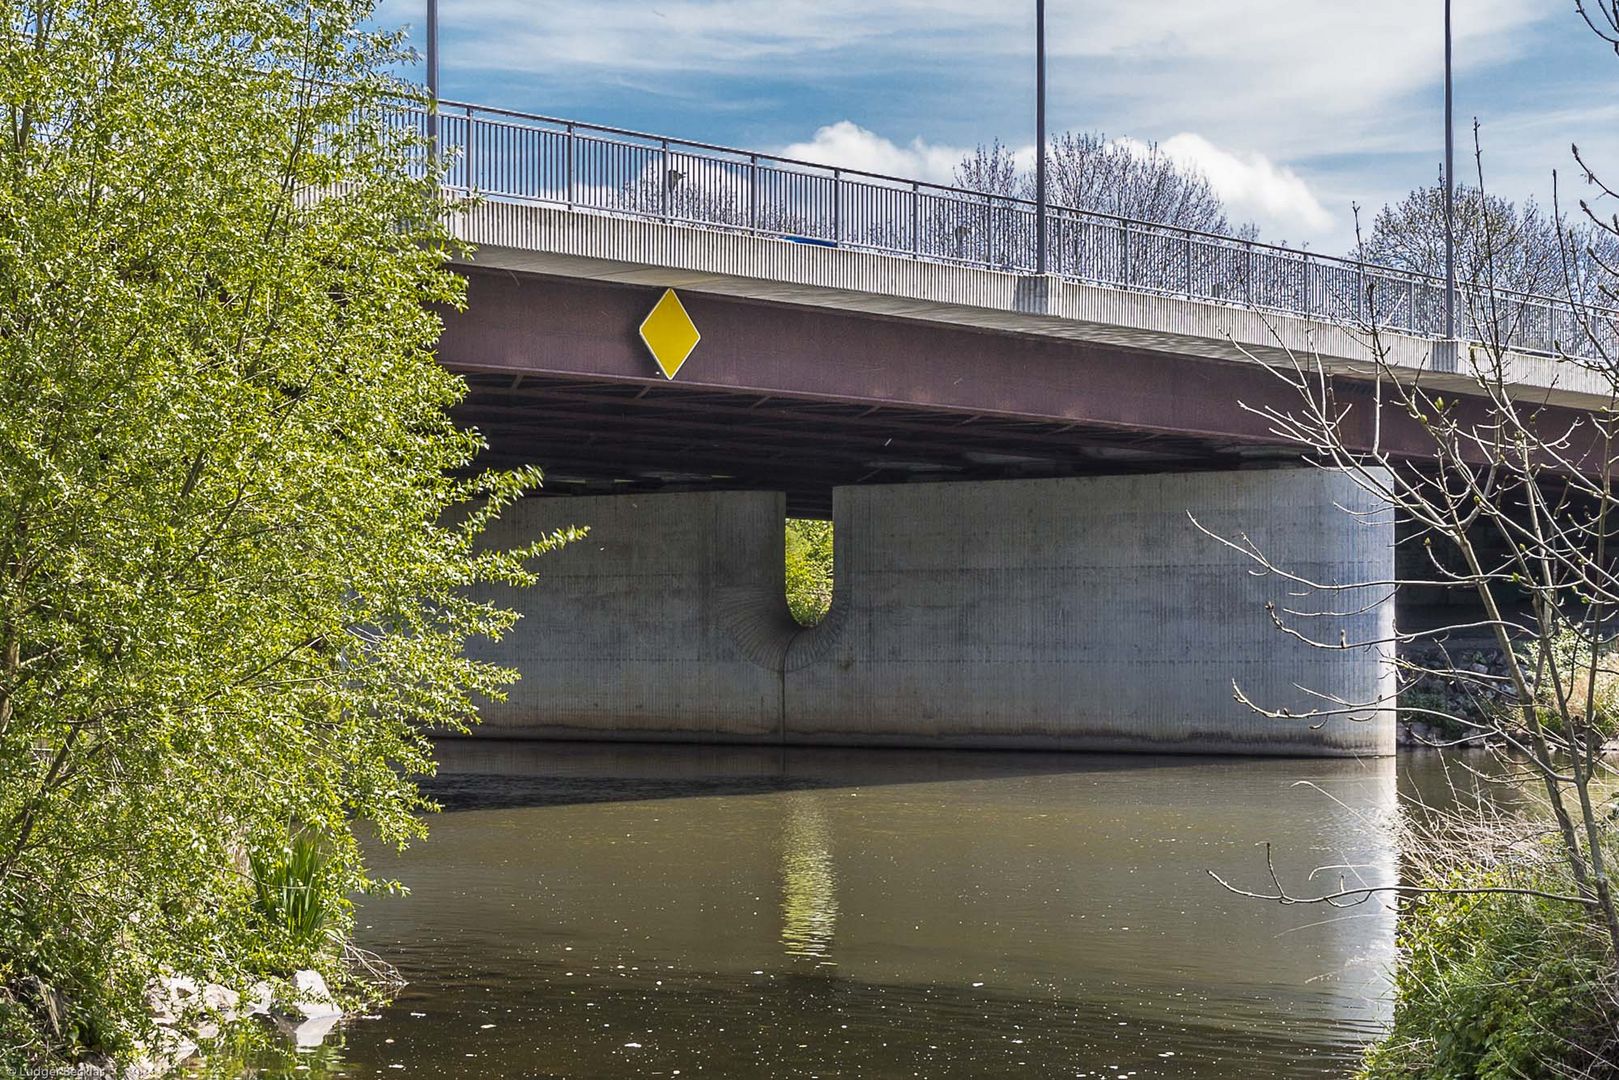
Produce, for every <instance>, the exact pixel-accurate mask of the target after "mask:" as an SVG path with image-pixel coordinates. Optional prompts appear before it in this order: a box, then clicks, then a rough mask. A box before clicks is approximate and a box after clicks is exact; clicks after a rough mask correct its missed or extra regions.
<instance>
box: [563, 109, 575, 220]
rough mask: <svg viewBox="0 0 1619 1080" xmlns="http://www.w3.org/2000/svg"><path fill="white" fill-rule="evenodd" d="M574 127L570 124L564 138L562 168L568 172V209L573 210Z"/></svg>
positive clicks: (566, 180)
mask: <svg viewBox="0 0 1619 1080" xmlns="http://www.w3.org/2000/svg"><path fill="white" fill-rule="evenodd" d="M574 141H575V140H574V137H573V125H572V124H569V125H568V126H567V130H566V131H565V132H564V134H563V136H562V167H563V169H565V170H566V171H567V177H566V179H565V181H564V182H565V183H566V184H567V187H568V209H569V210H572V209H573V144H574Z"/></svg>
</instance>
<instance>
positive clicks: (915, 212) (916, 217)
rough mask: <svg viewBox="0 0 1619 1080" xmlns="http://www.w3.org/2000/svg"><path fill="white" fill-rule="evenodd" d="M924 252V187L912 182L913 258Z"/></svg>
mask: <svg viewBox="0 0 1619 1080" xmlns="http://www.w3.org/2000/svg"><path fill="white" fill-rule="evenodd" d="M921 251H922V185H920V184H918V183H917V182H916V181H915V180H912V181H911V258H913V259H914V258H916V257H917V256H918V255H920V254H921Z"/></svg>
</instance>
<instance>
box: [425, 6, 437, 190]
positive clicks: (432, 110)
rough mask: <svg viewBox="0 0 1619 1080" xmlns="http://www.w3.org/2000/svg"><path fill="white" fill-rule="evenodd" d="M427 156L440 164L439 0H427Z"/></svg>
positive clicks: (431, 160)
mask: <svg viewBox="0 0 1619 1080" xmlns="http://www.w3.org/2000/svg"><path fill="white" fill-rule="evenodd" d="M427 99H428V100H427V156H428V160H429V161H430V162H432V164H433V165H434V166H435V167H437V165H438V0H427Z"/></svg>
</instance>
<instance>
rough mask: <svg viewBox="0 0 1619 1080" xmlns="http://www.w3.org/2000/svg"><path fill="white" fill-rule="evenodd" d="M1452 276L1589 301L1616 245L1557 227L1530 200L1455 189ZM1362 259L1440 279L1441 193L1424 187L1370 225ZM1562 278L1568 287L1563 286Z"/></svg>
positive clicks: (1597, 234)
mask: <svg viewBox="0 0 1619 1080" xmlns="http://www.w3.org/2000/svg"><path fill="white" fill-rule="evenodd" d="M1455 214H1456V226H1457V229H1456V276H1457V279H1458V280H1459V281H1464V282H1472V283H1482V284H1487V285H1491V284H1493V286H1494V287H1495V288H1497V289H1498V290H1501V291H1514V292H1525V293H1535V294H1539V295H1545V296H1561V295H1562V294H1563V293H1565V292H1566V291H1569V286H1570V285H1571V284H1572V286H1573V289H1572V291H1573V292H1574V293H1575V295H1577V296H1579V297H1580V298H1581V299H1583V300H1586V301H1588V302H1589V301H1591V300H1594V299H1595V298H1596V297H1595V293H1594V291H1593V290H1594V289H1595V288H1596V286H1597V284H1598V282H1599V280H1600V278H1601V276H1602V275H1601V274H1600V272H1599V269H1600V268H1599V266H1598V263H1605V264H1606V265H1607V266H1609V267H1610V268H1611V267H1612V266H1614V265H1616V263H1619V258H1616V257H1619V241H1616V240H1615V238H1614V236H1613V234H1612V233H1611V232H1609V231H1606V230H1604V229H1601V228H1598V227H1596V226H1594V225H1593V224H1592V223H1591V222H1589V221H1573V222H1568V221H1562V222H1560V221H1559V220H1558V218H1557V217H1556V216H1555V215H1552V216H1548V215H1546V214H1545V213H1543V212H1542V211H1541V209H1540V207H1539V205H1538V204H1537V203H1536V202H1535V200H1534V199H1526V200H1525V201H1523V202H1522V203H1513V202H1511V201H1509V200H1507V199H1503V198H1500V197H1499V196H1495V195H1490V194H1487V193H1485V192H1483V191H1482V190H1480V188H1479V187H1477V186H1476V185H1473V186H1469V185H1462V186H1459V187H1458V188H1457V191H1456V199H1455ZM1364 247H1365V250H1364V258H1365V259H1366V260H1367V261H1368V262H1372V263H1376V264H1377V265H1379V266H1388V267H1393V268H1395V269H1398V270H1409V271H1411V272H1412V273H1417V274H1425V275H1428V276H1430V277H1443V276H1444V274H1445V189H1444V187H1443V185H1442V184H1436V185H1433V186H1429V187H1421V188H1417V189H1415V190H1414V191H1412V192H1411V193H1410V194H1409V195H1407V196H1406V197H1405V198H1404V199H1402V200H1400V201H1399V202H1398V203H1395V204H1393V205H1391V206H1385V207H1383V209H1382V210H1379V211H1378V212H1377V215H1376V216H1375V217H1374V218H1373V219H1372V227H1371V231H1370V233H1369V235H1368V236H1367V237H1366V242H1365V245H1364ZM1565 272H1567V274H1568V278H1569V280H1565Z"/></svg>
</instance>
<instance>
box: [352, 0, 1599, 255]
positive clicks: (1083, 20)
mask: <svg viewBox="0 0 1619 1080" xmlns="http://www.w3.org/2000/svg"><path fill="white" fill-rule="evenodd" d="M1454 4H1455V11H1454V16H1453V18H1454V27H1455V34H1454V49H1455V67H1456V89H1455V113H1456V139H1457V176H1458V177H1459V178H1460V179H1461V180H1462V181H1463V182H1471V181H1472V180H1473V178H1474V177H1475V176H1476V167H1475V163H1474V161H1473V157H1472V141H1473V122H1474V120H1475V119H1476V120H1477V121H1478V123H1479V125H1480V140H1481V142H1482V146H1483V153H1484V156H1483V165H1484V179H1485V185H1486V187H1487V188H1488V189H1489V190H1490V191H1491V192H1493V193H1495V194H1497V195H1501V196H1503V197H1506V198H1510V199H1513V200H1514V201H1518V200H1522V199H1524V198H1528V197H1534V198H1537V199H1538V200H1539V201H1540V202H1541V203H1542V205H1543V206H1549V204H1550V202H1551V194H1552V172H1553V170H1554V169H1555V170H1556V171H1557V176H1558V184H1559V187H1560V190H1561V193H1562V197H1563V199H1564V202H1565V204H1571V203H1572V202H1573V201H1574V200H1577V199H1579V198H1582V197H1588V196H1590V195H1592V194H1593V192H1592V191H1591V189H1590V188H1588V187H1587V186H1586V185H1585V184H1584V183H1583V182H1582V181H1581V179H1580V173H1579V170H1578V168H1577V166H1575V164H1574V161H1573V158H1572V156H1571V153H1570V144H1572V143H1577V144H1579V146H1580V148H1581V150H1582V151H1583V152H1586V153H1587V154H1588V160H1590V161H1591V162H1592V163H1593V164H1594V165H1596V166H1598V167H1599V169H1600V167H1601V166H1603V165H1606V166H1607V167H1608V168H1607V172H1608V175H1609V176H1610V177H1613V178H1614V179H1615V180H1619V56H1616V55H1615V53H1614V50H1613V47H1612V46H1610V45H1606V44H1604V43H1603V42H1602V41H1601V40H1599V39H1598V38H1597V37H1596V36H1595V35H1594V34H1592V33H1591V31H1590V30H1589V29H1588V28H1587V27H1586V26H1585V24H1584V22H1583V21H1581V19H1580V17H1579V16H1578V14H1577V13H1576V12H1575V9H1574V0H1454ZM1034 6H1035V5H1034V2H1033V0H1016V2H997V0H637V2H635V3H629V2H620V0H440V15H439V21H440V28H441V29H440V42H441V53H440V84H441V94H442V96H443V97H445V98H447V99H451V100H457V101H466V102H475V103H478V104H487V105H498V106H502V107H505V108H511V109H518V110H523V111H529V112H537V113H542V114H545V115H548V116H556V117H563V118H566V119H572V120H580V121H587V122H590V123H596V124H604V125H609V126H615V127H625V128H632V129H636V130H640V131H647V132H652V133H656V134H662V135H670V136H676V137H679V138H683V139H692V140H698V141H703V142H710V143H718V144H722V145H729V146H737V147H743V148H747V149H752V150H760V151H769V152H774V153H782V154H785V155H787V156H791V157H798V158H803V159H807V160H812V161H817V162H822V163H825V164H830V165H841V166H845V167H849V168H862V169H869V170H872V171H876V172H882V173H887V174H891V175H899V176H906V177H915V178H917V179H923V180H932V181H940V182H949V181H950V179H951V173H952V169H953V167H954V166H955V164H956V163H957V162H958V161H960V159H961V157H962V155H963V154H964V153H967V152H970V151H971V149H972V148H973V147H975V146H977V145H979V144H981V143H989V142H991V141H992V140H996V139H999V140H1000V141H1002V142H1004V143H1006V144H1008V145H1010V146H1013V147H1015V148H1018V149H1020V150H1023V151H1025V152H1028V151H1029V149H1030V148H1032V146H1033V144H1034V141H1035V139H1034V84H1035V79H1034V29H1035V27H1034ZM1046 7H1047V16H1046V24H1047V80H1048V88H1047V111H1048V125H1049V127H1050V129H1051V130H1052V131H1053V132H1056V131H1062V130H1064V129H1076V130H1092V131H1100V132H1102V133H1104V134H1106V135H1108V136H1110V137H1113V138H1119V139H1131V140H1136V141H1139V142H1143V143H1145V142H1156V143H1158V144H1160V145H1161V146H1162V147H1163V148H1164V150H1165V151H1166V152H1168V153H1169V154H1171V155H1172V156H1174V157H1175V158H1176V159H1177V160H1181V161H1184V162H1186V163H1188V164H1192V165H1195V166H1196V167H1197V168H1199V169H1201V170H1202V171H1203V173H1204V174H1205V175H1206V176H1207V177H1208V178H1209V180H1210V182H1211V183H1212V184H1213V185H1214V187H1215V188H1216V190H1217V191H1218V192H1219V193H1220V194H1221V195H1222V196H1223V198H1224V199H1225V202H1226V205H1227V208H1228V212H1229V216H1230V217H1231V218H1232V219H1233V220H1234V221H1244V220H1251V221H1253V222H1255V223H1257V224H1258V225H1259V227H1260V231H1261V236H1262V237H1263V238H1264V239H1266V240H1269V241H1271V242H1274V243H1283V242H1286V243H1292V244H1307V245H1308V246H1310V247H1311V248H1314V249H1316V250H1321V251H1332V252H1337V251H1346V250H1349V249H1350V248H1351V247H1352V246H1353V243H1354V228H1355V214H1354V209H1353V208H1354V206H1355V205H1357V204H1358V205H1359V206H1360V207H1361V208H1362V217H1363V220H1369V217H1370V215H1371V213H1373V212H1375V210H1376V209H1377V208H1378V207H1380V206H1382V205H1384V204H1385V203H1387V202H1392V201H1396V200H1398V199H1399V198H1400V197H1401V196H1402V195H1404V194H1405V193H1406V192H1407V191H1409V190H1410V189H1411V188H1413V187H1416V186H1419V185H1422V184H1428V183H1434V182H1436V180H1437V178H1438V176H1439V173H1440V167H1441V164H1442V161H1443V148H1444V126H1443V115H1444V114H1443V102H1444V96H1443V70H1444V69H1443V56H1444V53H1443V10H1444V9H1443V0H1354V2H1348V0H1047V5H1046ZM424 19H425V0H382V3H381V7H380V9H379V12H378V20H379V22H380V23H381V24H382V25H385V26H392V27H408V28H409V30H410V33H411V37H412V40H413V41H416V42H418V43H420V42H421V41H422V40H423V37H422V34H421V31H422V28H423V21H424ZM1615 186H1619V184H1616V185H1615ZM1614 209H1619V208H1615V207H1609V208H1608V212H1609V213H1611V212H1613V210H1614Z"/></svg>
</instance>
